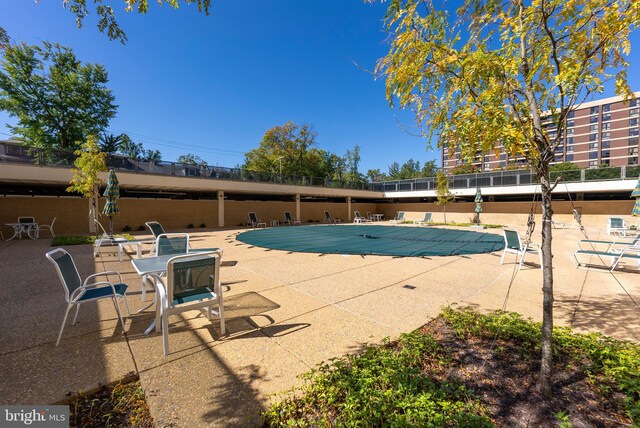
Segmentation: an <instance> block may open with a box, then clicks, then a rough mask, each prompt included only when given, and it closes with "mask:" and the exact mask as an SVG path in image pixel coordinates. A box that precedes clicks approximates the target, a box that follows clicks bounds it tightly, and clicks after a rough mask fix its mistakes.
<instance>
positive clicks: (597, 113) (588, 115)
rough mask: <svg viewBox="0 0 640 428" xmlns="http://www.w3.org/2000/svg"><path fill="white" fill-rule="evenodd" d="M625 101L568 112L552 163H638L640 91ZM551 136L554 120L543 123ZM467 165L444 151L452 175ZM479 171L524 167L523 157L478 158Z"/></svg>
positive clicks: (595, 103)
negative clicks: (461, 166) (458, 167)
mask: <svg viewBox="0 0 640 428" xmlns="http://www.w3.org/2000/svg"><path fill="white" fill-rule="evenodd" d="M634 95H635V97H634V98H632V99H631V100H630V101H627V102H624V101H623V100H622V97H611V98H604V99H601V100H595V101H590V102H587V103H584V104H580V105H579V106H577V107H576V108H575V109H574V110H573V111H571V112H569V115H568V117H567V119H566V127H565V130H564V135H563V136H562V141H561V143H560V146H558V148H557V149H556V153H555V157H554V160H553V162H552V163H560V162H573V163H575V164H576V165H578V166H579V167H581V168H595V167H598V166H607V165H608V166H623V165H637V164H638V137H639V135H638V129H639V123H638V122H639V121H640V92H635V93H634ZM543 125H544V126H545V128H547V129H548V132H549V135H550V137H554V132H555V131H553V128H554V127H555V125H554V124H553V123H552V121H551V119H550V118H549V119H547V120H545V121H544V122H543ZM463 163H465V161H464V160H463V159H462V158H461V156H460V152H459V150H458V151H456V152H455V153H453V154H452V155H450V154H449V153H448V150H447V148H446V147H444V148H443V150H442V165H443V168H444V170H445V172H450V171H451V170H452V169H453V168H455V167H456V166H458V165H461V164H463ZM471 163H472V165H474V166H475V167H476V168H477V169H478V171H492V170H496V169H501V168H506V167H507V165H513V164H516V165H518V164H520V165H523V166H525V165H526V161H525V159H524V158H522V157H519V158H509V157H508V156H507V154H506V153H505V152H504V150H502V151H501V152H500V155H499V156H496V155H495V154H493V153H490V154H486V155H484V156H480V155H479V156H477V157H476V158H475V159H474V160H473V162H471Z"/></svg>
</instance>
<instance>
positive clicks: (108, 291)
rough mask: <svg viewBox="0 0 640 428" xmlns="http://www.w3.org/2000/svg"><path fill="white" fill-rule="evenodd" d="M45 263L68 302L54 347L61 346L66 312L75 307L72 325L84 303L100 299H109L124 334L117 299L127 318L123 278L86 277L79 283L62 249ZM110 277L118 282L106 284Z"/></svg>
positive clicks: (112, 274)
mask: <svg viewBox="0 0 640 428" xmlns="http://www.w3.org/2000/svg"><path fill="white" fill-rule="evenodd" d="M46 257H47V259H49V261H50V262H51V263H52V264H53V266H54V267H55V269H56V272H57V273H58V278H60V282H61V283H62V286H63V287H64V293H65V300H66V301H67V311H66V312H65V314H64V319H63V320H62V326H60V332H59V333H58V340H56V346H58V344H59V343H60V338H61V337H62V331H63V330H64V325H65V324H66V322H67V317H68V316H69V311H70V310H71V308H72V307H73V306H75V307H76V313H75V315H74V317H73V322H72V323H71V324H72V325H73V324H75V323H76V320H77V318H78V312H79V311H80V305H81V304H83V303H86V302H94V301H96V300H101V299H108V298H110V299H112V300H113V304H114V306H115V308H116V312H117V313H118V318H119V319H120V324H121V325H122V331H123V332H124V329H125V327H124V320H123V319H122V314H121V313H120V306H119V304H118V299H123V300H124V303H125V306H126V308H127V316H128V315H130V313H129V304H128V303H127V296H126V293H127V285H126V284H124V283H123V282H122V277H121V276H120V274H119V273H118V272H115V271H108V272H99V273H94V274H93V275H90V276H88V277H87V278H86V279H85V280H84V281H82V280H81V279H80V274H79V273H78V269H77V268H76V264H75V263H74V261H73V258H72V257H71V255H70V254H69V253H68V252H67V251H65V250H63V249H62V248H56V249H55V250H51V251H49V252H48V253H47V254H46ZM103 276H104V277H105V279H104V280H101V281H96V279H97V278H99V277H103ZM109 277H116V278H117V281H115V282H111V281H108V279H109Z"/></svg>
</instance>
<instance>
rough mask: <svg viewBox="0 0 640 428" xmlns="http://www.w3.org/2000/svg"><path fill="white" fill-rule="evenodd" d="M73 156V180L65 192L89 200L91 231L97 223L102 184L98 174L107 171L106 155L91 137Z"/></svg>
mask: <svg viewBox="0 0 640 428" xmlns="http://www.w3.org/2000/svg"><path fill="white" fill-rule="evenodd" d="M75 155H76V156H77V158H76V160H75V161H74V162H73V164H74V165H75V168H72V169H71V172H72V173H73V178H72V179H71V182H70V186H69V187H67V192H76V193H80V194H81V195H82V197H83V198H87V199H89V201H90V205H89V225H90V226H89V228H90V229H91V230H92V231H93V230H95V222H96V221H98V196H99V193H98V191H99V189H100V185H101V184H102V181H101V180H100V178H99V177H98V173H99V172H103V171H106V170H107V164H106V158H107V155H106V153H103V152H101V151H100V148H99V147H98V141H97V138H96V137H95V136H92V135H90V136H89V138H88V139H87V142H86V143H84V144H82V147H81V148H80V149H78V150H76V151H75Z"/></svg>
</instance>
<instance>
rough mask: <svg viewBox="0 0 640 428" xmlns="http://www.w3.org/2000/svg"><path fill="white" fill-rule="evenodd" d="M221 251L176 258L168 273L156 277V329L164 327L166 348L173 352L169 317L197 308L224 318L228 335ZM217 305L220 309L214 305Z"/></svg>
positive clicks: (221, 318) (172, 259) (221, 319)
mask: <svg viewBox="0 0 640 428" xmlns="http://www.w3.org/2000/svg"><path fill="white" fill-rule="evenodd" d="M221 257H222V252H221V251H210V252H207V253H198V254H184V255H178V256H176V257H173V258H171V259H170V260H169V262H168V263H167V270H166V272H167V274H166V276H165V277H161V276H159V275H156V274H150V275H149V276H150V277H152V278H153V279H154V284H155V286H156V292H157V295H158V299H157V301H158V302H159V303H158V307H157V308H156V331H159V330H160V329H161V330H162V349H163V353H164V355H165V356H166V355H168V354H169V317H170V316H171V315H174V314H179V313H182V312H186V311H192V310H195V309H204V308H206V309H207V312H206V314H207V318H208V319H211V315H216V316H217V317H218V318H219V319H220V334H221V335H224V334H225V323H224V305H223V301H222V288H221V287H220V259H221ZM216 306H217V309H214V307H216Z"/></svg>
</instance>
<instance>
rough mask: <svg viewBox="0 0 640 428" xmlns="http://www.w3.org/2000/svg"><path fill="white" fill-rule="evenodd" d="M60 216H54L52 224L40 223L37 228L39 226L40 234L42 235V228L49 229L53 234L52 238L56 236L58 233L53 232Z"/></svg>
mask: <svg viewBox="0 0 640 428" xmlns="http://www.w3.org/2000/svg"><path fill="white" fill-rule="evenodd" d="M57 218H58V217H54V218H53V220H51V224H38V226H37V228H38V236H40V232H41V231H42V230H48V231H49V233H50V234H51V237H52V238H55V237H56V234H55V233H54V232H53V224H54V223H55V222H56V219H57Z"/></svg>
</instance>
